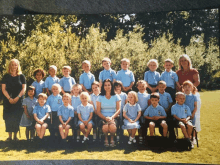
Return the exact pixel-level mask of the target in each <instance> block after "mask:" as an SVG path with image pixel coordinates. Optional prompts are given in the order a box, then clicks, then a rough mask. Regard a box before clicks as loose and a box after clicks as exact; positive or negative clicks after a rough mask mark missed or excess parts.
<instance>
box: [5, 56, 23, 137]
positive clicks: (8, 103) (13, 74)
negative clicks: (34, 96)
mask: <svg viewBox="0 0 220 165" xmlns="http://www.w3.org/2000/svg"><path fill="white" fill-rule="evenodd" d="M25 90H26V80H25V76H24V75H23V74H22V72H21V66H20V63H19V61H18V60H17V59H12V60H11V61H10V62H9V65H8V69H7V73H6V74H5V75H4V76H3V79H2V93H3V95H4V97H3V119H4V120H5V126H6V132H8V135H9V137H8V138H7V139H6V141H11V140H12V132H14V138H13V140H14V141H18V138H17V132H18V130H19V123H20V120H21V116H22V113H23V108H22V101H23V95H24V93H25Z"/></svg>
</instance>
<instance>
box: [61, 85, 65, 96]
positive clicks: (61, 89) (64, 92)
mask: <svg viewBox="0 0 220 165" xmlns="http://www.w3.org/2000/svg"><path fill="white" fill-rule="evenodd" d="M61 92H62V94H63V95H64V93H65V91H64V90H63V87H61Z"/></svg>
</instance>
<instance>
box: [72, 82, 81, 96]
mask: <svg viewBox="0 0 220 165" xmlns="http://www.w3.org/2000/svg"><path fill="white" fill-rule="evenodd" d="M73 88H79V94H80V93H81V92H82V86H81V85H80V84H74V85H73V86H72V90H71V92H72V91H73Z"/></svg>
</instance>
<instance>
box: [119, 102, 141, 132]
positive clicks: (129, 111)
mask: <svg viewBox="0 0 220 165" xmlns="http://www.w3.org/2000/svg"><path fill="white" fill-rule="evenodd" d="M123 111H124V112H126V115H127V117H128V118H129V119H131V120H135V119H136V118H137V115H138V112H140V111H141V107H140V105H139V104H137V103H136V104H134V105H131V104H130V103H127V104H126V105H125V106H124V110H123ZM122 128H123V129H134V128H137V129H139V128H140V124H139V120H137V121H136V122H134V123H130V122H129V121H128V120H127V119H124V125H123V126H122Z"/></svg>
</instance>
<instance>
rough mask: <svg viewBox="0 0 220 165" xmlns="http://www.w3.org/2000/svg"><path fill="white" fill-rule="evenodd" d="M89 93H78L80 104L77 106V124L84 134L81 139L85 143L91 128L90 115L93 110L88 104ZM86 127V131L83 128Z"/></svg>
mask: <svg viewBox="0 0 220 165" xmlns="http://www.w3.org/2000/svg"><path fill="white" fill-rule="evenodd" d="M89 99H90V98H89V94H88V93H87V92H82V93H81V94H80V100H81V102H82V104H81V105H79V106H78V107H77V113H78V118H79V121H78V124H79V128H80V131H82V133H83V134H84V138H83V140H82V143H85V142H86V141H87V140H89V138H88V136H89V133H90V131H91V129H92V125H93V122H92V115H93V112H94V109H93V105H92V104H89V103H88V101H89ZM86 127H87V131H86V130H85V128H86Z"/></svg>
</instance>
